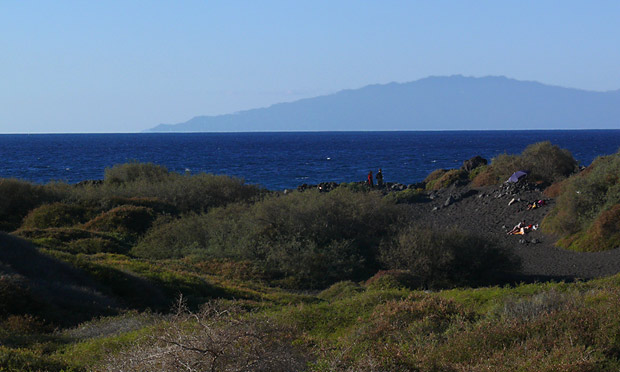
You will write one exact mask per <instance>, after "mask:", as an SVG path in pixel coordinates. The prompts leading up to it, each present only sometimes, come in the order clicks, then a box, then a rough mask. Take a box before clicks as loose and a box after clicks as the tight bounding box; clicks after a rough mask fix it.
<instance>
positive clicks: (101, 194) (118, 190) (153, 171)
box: [66, 163, 263, 213]
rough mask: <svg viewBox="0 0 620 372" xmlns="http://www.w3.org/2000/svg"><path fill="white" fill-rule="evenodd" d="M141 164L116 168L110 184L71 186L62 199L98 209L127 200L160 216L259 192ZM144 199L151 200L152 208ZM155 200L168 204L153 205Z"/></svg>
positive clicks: (226, 180) (230, 180)
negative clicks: (156, 212) (160, 214)
mask: <svg viewBox="0 0 620 372" xmlns="http://www.w3.org/2000/svg"><path fill="white" fill-rule="evenodd" d="M143 165H144V164H139V163H135V164H129V165H127V164H125V165H120V166H118V167H119V168H118V169H119V173H120V175H114V176H110V181H108V180H106V182H104V184H103V185H85V186H81V187H74V188H72V189H71V190H70V193H69V195H68V196H66V199H67V200H68V201H70V202H75V203H80V204H84V205H89V206H95V207H97V208H100V209H106V208H109V207H112V206H114V205H115V204H118V201H119V200H122V199H130V200H133V201H130V202H129V203H128V204H130V205H136V206H144V207H149V208H153V209H154V210H156V211H158V212H159V210H162V213H173V212H178V213H184V212H190V211H193V212H197V213H202V212H205V211H207V210H209V209H211V208H214V207H218V206H224V205H226V204H229V203H234V202H247V201H251V200H254V199H255V198H257V197H259V196H260V195H261V194H262V193H263V190H261V189H260V188H258V187H257V186H252V185H245V184H244V182H243V180H241V179H238V178H234V177H228V176H218V175H212V174H204V173H201V174H196V175H182V174H178V173H174V172H169V173H168V172H167V171H166V172H164V170H165V168H163V169H162V168H161V167H158V166H154V165H152V164H151V165H146V166H145V167H144V168H143V167H142V166H143ZM125 166H127V168H126V167H125ZM113 169H116V168H113ZM115 172H116V171H114V172H112V173H115ZM126 173H127V174H126ZM145 199H150V200H152V201H153V205H149V204H150V203H149V202H147V201H146V200H145ZM155 200H158V201H160V202H162V203H166V204H168V205H167V206H166V205H161V204H160V205H157V203H156V202H155ZM170 206H172V208H173V210H171V208H169V207H170Z"/></svg>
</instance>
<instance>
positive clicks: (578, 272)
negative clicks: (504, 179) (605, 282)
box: [412, 185, 620, 280]
mask: <svg viewBox="0 0 620 372" xmlns="http://www.w3.org/2000/svg"><path fill="white" fill-rule="evenodd" d="M431 197H432V198H433V199H432V200H430V201H429V202H427V203H419V204H413V205H412V211H413V212H412V213H413V214H414V216H415V217H417V218H419V219H421V220H422V221H424V222H425V223H429V224H431V225H434V226H442V227H449V226H456V227H458V228H463V229H466V230H470V231H476V232H478V233H481V234H484V235H486V236H488V237H489V238H492V239H494V240H496V241H499V242H500V243H502V245H505V246H506V247H507V249H509V251H511V252H512V253H514V254H515V255H516V256H517V257H519V258H520V260H521V269H520V270H519V276H520V277H521V278H522V279H523V280H538V279H541V280H542V279H558V280H563V279H566V280H571V279H577V278H582V279H588V278H596V277H604V276H609V275H613V274H616V273H619V272H620V248H618V249H614V250H611V251H606V252H597V253H578V252H572V251H567V250H564V249H561V248H556V247H555V246H554V242H555V240H556V239H555V237H553V236H549V235H545V234H543V233H542V232H541V231H532V232H531V233H528V234H527V235H525V236H518V235H506V231H507V230H509V229H510V228H512V227H513V226H514V225H516V224H517V223H518V222H519V221H521V220H525V221H526V223H528V224H538V223H540V222H541V221H542V220H543V218H544V216H545V215H546V214H547V213H548V212H549V211H550V209H551V208H552V207H553V205H554V201H553V200H552V199H551V200H550V199H549V198H546V197H545V196H543V195H542V193H541V192H540V190H538V189H536V188H535V187H530V186H525V185H524V186H521V187H507V186H505V185H502V186H490V187H483V188H471V187H469V186H461V187H456V186H451V187H449V188H447V189H445V190H441V191H439V192H435V193H433V194H431ZM449 198H451V199H453V201H452V202H450V203H449V205H448V206H446V201H447V200H448V199H449ZM513 198H514V199H516V200H515V202H514V203H513V204H512V205H508V204H509V202H510V201H511V200H512V199H513ZM537 199H546V200H547V201H548V205H547V206H544V207H542V208H538V209H534V210H530V211H528V210H526V208H527V203H528V202H531V201H534V200H537ZM519 200H520V201H519ZM435 208H437V209H435Z"/></svg>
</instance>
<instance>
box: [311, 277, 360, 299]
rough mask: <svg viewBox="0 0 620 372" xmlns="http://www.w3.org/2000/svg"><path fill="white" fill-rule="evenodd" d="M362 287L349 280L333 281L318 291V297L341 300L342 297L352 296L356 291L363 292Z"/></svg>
mask: <svg viewBox="0 0 620 372" xmlns="http://www.w3.org/2000/svg"><path fill="white" fill-rule="evenodd" d="M363 291H364V287H362V286H361V285H359V284H357V283H354V282H352V281H350V280H345V281H342V282H338V283H334V284H332V285H331V286H330V287H329V288H327V289H324V290H323V291H321V293H319V295H318V297H319V298H320V299H322V300H328V301H332V300H341V299H343V298H347V297H351V296H354V295H355V294H357V293H360V292H363Z"/></svg>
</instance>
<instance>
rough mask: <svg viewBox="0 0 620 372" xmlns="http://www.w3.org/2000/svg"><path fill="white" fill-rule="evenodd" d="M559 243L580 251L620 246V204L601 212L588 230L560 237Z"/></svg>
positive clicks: (602, 249) (596, 250)
mask: <svg viewBox="0 0 620 372" xmlns="http://www.w3.org/2000/svg"><path fill="white" fill-rule="evenodd" d="M558 244H559V245H560V246H563V247H567V248H570V249H572V250H575V251H579V252H600V251H605V250H608V249H614V248H618V247H620V204H616V205H614V206H613V207H612V208H611V209H609V210H607V211H603V212H601V214H600V215H599V216H598V217H597V218H596V219H595V220H594V222H593V223H592V225H591V226H590V228H588V229H587V230H585V231H582V232H577V233H575V234H573V235H570V236H568V237H565V238H564V239H560V240H559V242H558Z"/></svg>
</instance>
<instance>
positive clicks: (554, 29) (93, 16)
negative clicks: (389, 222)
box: [0, 0, 620, 133]
mask: <svg viewBox="0 0 620 372" xmlns="http://www.w3.org/2000/svg"><path fill="white" fill-rule="evenodd" d="M619 20H620V1H615V0H614V1H567V0H562V1H541V0H537V1H516V0H515V1H497V0H494V1H464V0H463V1H436V0H434V1H390V0H384V1H364V0H355V1H353V0H351V1H338V0H328V1H318V0H313V1H305V2H302V1H267V0H261V1H256V0H248V1H234V0H228V1H206V0H204V1H189V0H184V1H172V0H170V1H157V0H151V1H132V0H124V1H111V0H108V1H84V0H76V1H62V0H58V1H52V0H48V1H28V0H21V1H18V0H1V1H0V133H7V132H22V133H23V132H132V131H140V130H143V129H146V128H149V127H153V126H155V125H157V124H159V123H177V122H181V121H185V120H188V119H190V118H191V117H193V116H196V115H214V114H223V113H230V112H235V111H239V110H243V109H248V108H255V107H263V106H267V105H270V104H272V103H277V102H282V101H292V100H297V99H300V98H304V97H312V96H317V95H322V94H327V93H333V92H336V91H338V90H341V89H347V88H359V87H362V86H365V85H368V84H376V83H388V82H391V81H396V82H407V81H412V80H417V79H420V78H423V77H426V76H429V75H452V74H463V75H467V76H485V75H505V76H508V77H512V78H515V79H519V80H536V81H540V82H543V83H547V84H553V85H560V86H566V87H575V88H582V89H587V90H601V91H604V90H615V89H619V88H620V21H619Z"/></svg>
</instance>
